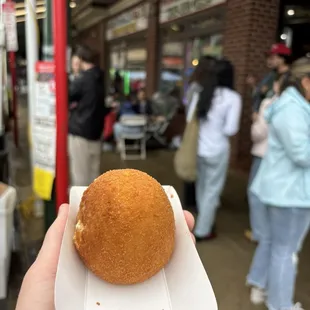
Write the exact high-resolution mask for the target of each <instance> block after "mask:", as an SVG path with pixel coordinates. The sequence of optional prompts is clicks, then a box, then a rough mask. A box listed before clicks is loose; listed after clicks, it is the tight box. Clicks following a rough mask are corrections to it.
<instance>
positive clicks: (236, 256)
mask: <svg viewBox="0 0 310 310" xmlns="http://www.w3.org/2000/svg"><path fill="white" fill-rule="evenodd" d="M23 111H24V110H23V109H22V112H20V118H23V117H25V111H24V112H23ZM25 125H26V124H25V122H22V123H21V125H20V126H21V127H22V128H24V129H25V127H23V126H25ZM21 134H22V137H21V141H22V145H21V148H20V149H19V151H18V152H15V154H14V156H15V161H17V163H18V164H16V165H15V167H14V169H15V170H14V169H13V170H14V171H13V173H15V180H17V187H18V192H19V196H20V199H22V200H23V199H26V197H27V196H28V195H30V194H31V187H30V170H29V164H27V161H28V159H29V156H28V155H27V154H28V151H27V147H28V146H27V142H25V141H27V137H26V135H25V130H23V131H21ZM173 156H174V153H173V152H171V151H166V150H153V151H149V152H148V158H147V160H145V161H128V162H123V161H121V160H120V157H119V155H117V154H113V153H103V154H102V172H104V171H107V170H110V169H117V168H136V169H140V170H142V171H145V172H147V173H149V174H150V175H152V176H153V177H155V178H156V179H157V180H158V181H159V182H160V183H161V184H164V185H172V186H174V187H175V188H176V190H177V192H178V193H179V195H180V197H182V195H183V193H182V190H183V184H182V182H181V181H180V180H179V179H178V178H177V177H176V175H175V173H174V170H173ZM246 183H247V175H246V174H244V173H242V172H239V171H230V173H229V176H228V179H227V184H226V187H225V190H224V193H223V195H222V199H221V207H220V209H219V210H218V215H217V220H216V222H217V228H218V233H219V236H218V238H217V239H215V240H213V241H210V242H205V243H202V244H198V245H197V250H198V252H199V254H200V257H201V260H202V262H203V264H204V266H205V268H206V271H207V273H208V276H209V278H210V281H211V283H212V286H213V288H214V291H215V295H216V298H217V301H218V305H219V309H220V310H255V309H256V310H260V309H265V308H264V307H263V306H262V307H254V306H252V305H251V304H250V302H249V289H248V288H247V287H246V286H245V278H246V275H247V272H248V269H249V266H250V263H251V259H252V256H253V253H254V250H255V245H254V244H252V243H250V242H249V241H247V240H246V239H245V238H244V234H243V233H244V230H245V229H247V228H248V206H247V201H246ZM21 230H22V241H23V242H21V246H20V249H19V252H17V253H16V254H14V257H13V262H12V268H11V269H12V271H11V277H10V284H9V298H8V300H7V301H6V302H4V301H0V310H13V309H14V307H15V302H16V298H17V295H18V290H19V287H20V284H21V280H22V277H23V274H24V272H25V271H26V269H27V268H28V266H29V265H30V264H31V262H32V261H33V260H34V259H35V256H36V253H37V251H38V249H39V248H40V244H41V241H42V237H43V220H42V219H35V218H29V219H27V220H25V219H22V223H21ZM309 257H310V240H309V238H308V239H307V240H306V243H305V245H304V249H303V251H302V253H301V256H300V263H299V273H298V280H297V289H296V300H298V301H300V302H302V304H303V305H304V307H305V309H310V294H309V283H310V268H309V263H308V262H309Z"/></svg>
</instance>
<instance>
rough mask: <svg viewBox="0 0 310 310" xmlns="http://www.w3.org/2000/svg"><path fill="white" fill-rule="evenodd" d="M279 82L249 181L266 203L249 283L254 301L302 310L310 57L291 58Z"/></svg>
mask: <svg viewBox="0 0 310 310" xmlns="http://www.w3.org/2000/svg"><path fill="white" fill-rule="evenodd" d="M282 88H283V89H282V93H281V96H280V98H279V99H278V100H277V101H276V102H275V103H273V104H272V105H271V106H270V107H269V109H268V110H267V111H266V114H265V117H266V120H267V121H268V123H269V136H268V149H267V153H266V155H265V157H264V159H263V161H262V164H261V166H260V169H259V171H258V173H257V175H256V177H255V179H254V181H253V183H252V186H251V190H252V192H253V193H254V194H255V195H257V197H259V199H260V200H261V201H262V202H263V203H264V204H265V205H264V206H262V208H264V210H263V212H262V214H263V216H262V217H261V218H260V221H261V223H260V225H259V227H260V232H259V244H258V247H257V249H256V252H255V256H254V259H253V262H252V266H251V268H250V272H249V275H248V277H247V283H248V284H249V285H250V286H252V292H251V300H252V301H253V302H254V303H259V301H261V302H266V305H267V307H268V309H269V310H302V309H303V308H302V306H301V304H300V303H297V304H295V305H294V302H293V298H294V288H295V280H296V269H297V262H298V256H297V254H298V252H299V251H300V250H301V247H302V243H303V240H304V238H305V237H306V235H307V233H308V231H309V225H310V102H309V101H310V58H302V59H299V60H297V61H296V62H295V63H294V65H293V66H292V70H291V74H290V77H289V78H288V79H287V81H286V83H284V84H283V85H282Z"/></svg>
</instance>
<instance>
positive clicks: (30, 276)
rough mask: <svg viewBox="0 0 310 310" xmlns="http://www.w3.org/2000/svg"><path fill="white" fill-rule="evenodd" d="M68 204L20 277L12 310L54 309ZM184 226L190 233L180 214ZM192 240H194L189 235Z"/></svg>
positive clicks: (189, 218) (189, 216)
mask: <svg viewBox="0 0 310 310" xmlns="http://www.w3.org/2000/svg"><path fill="white" fill-rule="evenodd" d="M68 211H69V205H67V204H65V205H62V206H61V207H60V209H59V214H58V217H57V219H56V221H55V222H54V224H53V225H52V226H51V227H50V229H49V230H48V232H47V234H46V236H45V239H44V242H43V245H42V248H41V250H40V253H39V255H38V257H37V259H36V261H35V262H34V264H33V265H32V266H31V267H30V269H29V270H28V272H27V273H26V275H25V277H24V281H23V284H22V287H21V290H20V294H19V297H18V301H17V306H16V310H55V306H54V287H55V280H56V273H57V265H58V259H59V255H60V247H61V242H62V238H63V234H64V231H65V226H66V221H67V217H68ZM184 216H185V219H186V223H187V225H188V228H189V229H190V231H192V230H193V228H194V224H195V220H194V217H193V215H192V214H191V213H190V212H188V211H184ZM192 238H193V240H195V238H194V236H193V235H192Z"/></svg>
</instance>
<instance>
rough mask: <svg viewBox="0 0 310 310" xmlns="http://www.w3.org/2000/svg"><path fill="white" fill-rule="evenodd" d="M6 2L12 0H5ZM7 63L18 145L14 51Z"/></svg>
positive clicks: (16, 144) (15, 135)
mask: <svg viewBox="0 0 310 310" xmlns="http://www.w3.org/2000/svg"><path fill="white" fill-rule="evenodd" d="M7 2H12V0H7ZM9 65H10V72H11V79H12V81H11V82H12V107H13V109H12V110H13V121H14V143H15V146H16V147H18V144H19V143H18V142H19V141H18V136H19V134H18V133H19V132H18V118H17V109H18V107H17V96H16V86H17V77H16V55H15V52H9Z"/></svg>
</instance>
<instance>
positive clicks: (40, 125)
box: [32, 62, 56, 200]
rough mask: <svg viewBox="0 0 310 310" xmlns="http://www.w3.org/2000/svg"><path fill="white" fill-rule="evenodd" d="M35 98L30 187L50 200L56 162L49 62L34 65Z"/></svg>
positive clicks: (53, 104) (52, 83)
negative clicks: (32, 165) (31, 183)
mask: <svg viewBox="0 0 310 310" xmlns="http://www.w3.org/2000/svg"><path fill="white" fill-rule="evenodd" d="M36 73H37V78H36V89H35V91H36V101H35V106H34V109H33V125H32V141H33V161H34V171H33V189H34V192H35V193H36V195H38V197H40V198H42V199H45V200H50V199H51V194H52V187H53V181H54V177H55V162H56V113H55V109H56V99H55V66H54V63H53V62H38V63H37V65H36Z"/></svg>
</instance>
